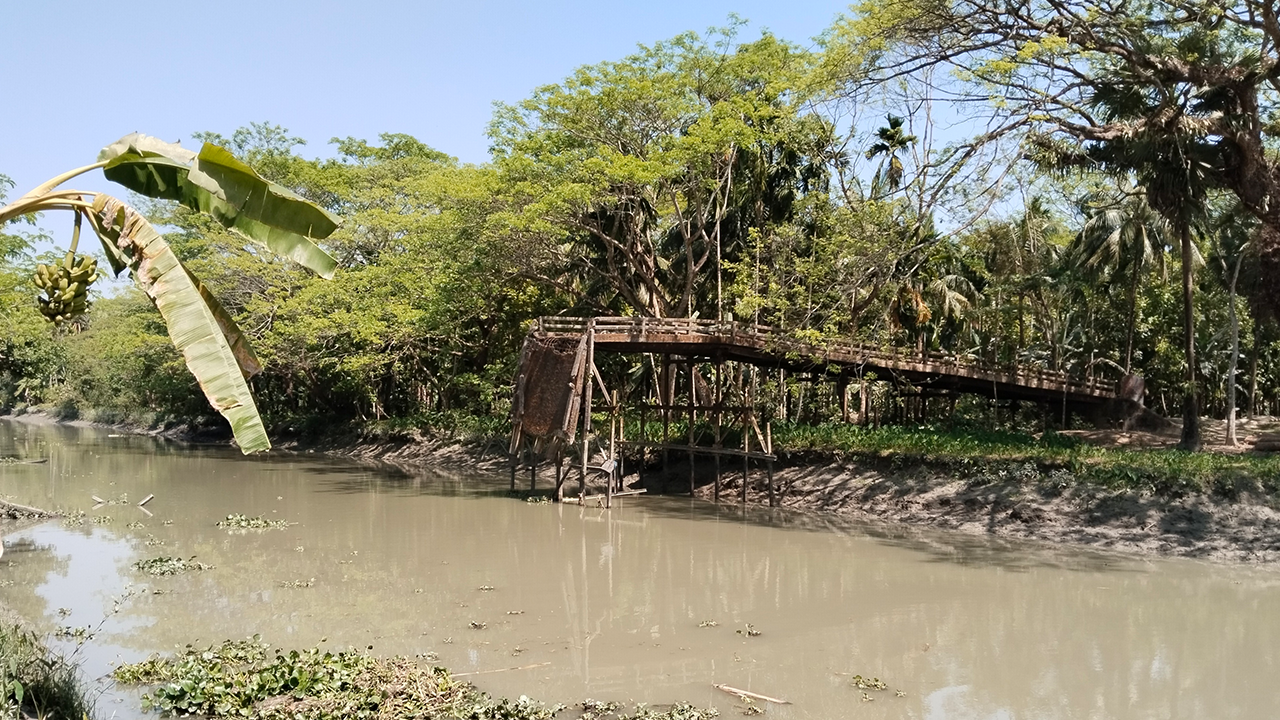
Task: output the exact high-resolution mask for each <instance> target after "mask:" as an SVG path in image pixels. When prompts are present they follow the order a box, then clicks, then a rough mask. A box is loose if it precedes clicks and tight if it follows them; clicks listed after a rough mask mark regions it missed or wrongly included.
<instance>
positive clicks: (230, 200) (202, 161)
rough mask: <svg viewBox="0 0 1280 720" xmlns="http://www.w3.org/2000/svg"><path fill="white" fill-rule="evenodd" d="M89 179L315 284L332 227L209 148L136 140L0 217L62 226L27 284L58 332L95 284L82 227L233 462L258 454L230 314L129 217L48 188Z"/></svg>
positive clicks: (254, 365)
mask: <svg viewBox="0 0 1280 720" xmlns="http://www.w3.org/2000/svg"><path fill="white" fill-rule="evenodd" d="M97 169H102V170H103V174H104V175H106V177H107V178H108V179H110V180H113V181H115V182H118V183H120V184H121V185H124V186H125V187H126V188H128V189H130V190H133V191H134V192H138V193H140V194H142V195H145V196H148V197H152V198H161V199H165V200H172V201H177V202H179V203H182V204H183V205H186V206H187V207H189V208H192V209H195V210H199V211H201V212H205V213H208V214H209V215H211V216H212V217H213V218H214V219H216V220H217V221H218V222H219V223H221V224H222V225H223V226H225V227H227V228H230V229H233V230H234V231H235V232H238V233H241V234H243V235H245V236H247V237H249V238H251V239H253V240H255V241H258V242H261V243H262V244H263V245H265V246H266V247H267V248H268V249H270V250H271V251H272V252H275V253H277V254H280V255H283V256H285V257H288V258H290V259H292V260H294V261H296V262H298V263H299V264H302V265H304V266H306V267H308V268H310V269H312V270H313V271H315V272H317V273H319V274H320V275H322V276H325V277H332V275H333V272H334V269H335V264H334V261H333V258H331V257H330V256H329V255H328V254H327V253H325V252H324V251H323V250H321V249H320V247H319V246H318V245H316V244H315V241H316V240H319V239H322V238H325V237H327V236H328V235H329V234H330V233H331V232H333V231H334V230H335V229H336V228H337V226H338V222H337V219H336V218H335V217H334V216H332V215H330V214H329V213H327V212H325V211H324V210H321V209H320V208H319V207H316V206H315V205H313V204H311V203H309V202H307V201H305V200H303V199H302V198H300V197H298V196H297V195H294V194H293V193H292V192H290V191H288V190H287V189H285V188H283V187H281V186H279V185H276V184H274V183H271V182H269V181H267V180H265V179H263V178H262V177H261V176H260V175H258V173H256V172H254V171H253V170H252V169H251V168H250V167H248V166H247V165H245V164H243V163H242V162H240V161H239V160H237V159H236V158H235V157H234V156H233V155H232V154H231V153H229V152H228V151H226V150H225V149H223V148H221V147H219V146H217V145H213V144H212V143H205V144H204V147H202V148H201V150H200V152H198V153H196V152H192V151H190V150H186V149H185V148H182V147H179V146H178V145H175V144H171V143H166V142H162V141H160V140H157V139H155V138H151V137H148V136H145V135H137V134H133V135H128V136H125V137H124V138H121V139H120V140H119V141H117V142H115V143H113V144H111V145H109V146H107V147H106V148H104V149H103V151H102V152H101V153H100V154H99V156H98V161H97V162H96V163H94V164H92V165H88V166H85V167H82V168H77V169H75V170H72V171H70V172H66V173H63V174H62V175H59V176H57V177H55V178H53V179H51V180H49V181H48V182H46V183H44V184H43V185H40V186H39V187H37V188H35V189H34V190H32V191H31V192H29V193H27V194H26V195H23V196H22V197H20V198H18V199H17V200H16V201H14V202H12V203H10V204H9V205H6V206H5V207H3V208H0V224H3V223H5V222H7V221H9V220H12V219H14V218H18V217H22V216H27V215H32V214H34V213H41V212H47V211H53V210H65V211H70V212H71V213H72V214H73V215H74V218H75V232H74V233H73V236H72V240H71V245H70V249H69V251H68V252H67V254H66V258H65V259H64V261H63V263H62V265H60V266H57V267H54V268H48V267H47V266H41V267H40V268H38V270H37V273H36V275H35V282H36V284H37V286H38V287H41V288H42V289H44V290H45V292H46V296H44V297H41V298H40V301H41V307H42V310H43V311H44V313H45V315H46V317H48V318H49V319H50V320H52V321H54V322H55V323H58V324H61V323H63V322H67V321H69V320H71V319H73V318H74V317H76V316H78V315H79V314H81V313H83V312H84V310H85V309H86V308H87V299H86V296H85V291H87V289H88V286H89V285H91V284H92V283H93V282H94V280H95V279H96V277H97V272H96V261H91V260H90V259H89V258H88V257H87V256H77V254H76V253H77V251H78V249H79V248H78V244H79V239H80V228H81V224H82V220H83V221H87V222H88V223H89V225H90V227H91V228H93V230H94V232H95V233H96V234H97V236H98V238H99V239H100V240H101V243H102V249H103V251H104V252H105V254H106V256H107V259H108V261H109V262H110V263H111V266H112V268H113V270H114V271H115V272H116V274H119V273H120V272H123V271H124V270H125V269H126V268H128V269H129V270H130V271H131V274H132V276H133V279H134V282H135V283H136V284H137V285H138V287H139V288H140V289H141V290H142V291H143V292H144V293H145V294H146V295H147V297H148V298H150V299H151V301H152V302H153V303H154V304H155V306H156V308H157V309H158V310H159V311H160V314H161V316H163V318H164V321H165V324H166V325H167V327H168V331H169V336H170V338H171V339H172V340H173V344H174V346H175V347H176V348H177V349H178V351H179V352H181V353H182V355H183V358H184V360H185V362H186V365H187V367H188V369H189V370H190V371H191V373H192V375H194V376H195V378H196V380H197V381H198V382H199V383H200V386H201V387H202V388H203V389H204V392H205V396H206V397H207V398H208V400H209V403H210V404H211V405H212V406H213V407H214V409H215V410H217V411H218V412H219V413H221V414H222V415H223V416H224V417H225V418H226V419H227V420H228V422H230V424H231V430H232V432H233V433H234V435H235V437H236V440H237V442H238V443H239V445H240V449H241V451H243V452H245V453H250V452H255V451H258V450H266V449H268V448H270V447H271V443H270V441H269V440H268V439H267V434H266V430H265V428H264V427H263V423H262V418H261V417H260V416H259V414H258V410H257V407H256V405H255V403H254V399H253V394H252V392H251V390H250V389H249V385H248V379H249V378H250V377H252V376H253V375H254V374H256V373H257V372H258V371H259V370H261V366H260V364H259V363H258V360H257V358H256V357H255V356H254V355H253V351H252V350H251V349H250V347H249V345H248V341H247V339H246V338H245V335H244V333H243V332H241V330H240V328H239V327H238V326H237V325H236V323H235V321H234V320H233V319H232V317H231V315H230V314H229V313H227V312H226V310H225V309H223V307H222V305H221V304H220V303H219V302H218V301H217V299H216V298H215V297H214V296H213V294H212V293H211V292H209V290H208V289H207V288H206V287H205V286H204V285H203V283H201V282H200V280H199V279H198V278H197V277H196V276H195V275H194V274H192V273H191V271H190V270H188V269H187V268H186V266H185V265H183V263H182V262H181V261H180V260H179V259H178V257H177V256H176V255H175V254H174V253H173V250H172V249H171V248H170V247H169V245H168V243H167V242H165V240H164V238H163V237H161V235H160V234H159V233H158V232H157V231H156V230H155V228H154V227H153V226H152V225H151V223H150V222H148V221H147V219H146V218H145V217H143V216H142V214H141V213H139V212H138V211H137V210H135V209H133V208H132V207H130V206H128V205H126V204H125V203H123V202H121V201H120V200H118V199H116V198H114V197H111V196H109V195H106V194H104V193H91V192H85V191H80V190H61V189H59V187H60V186H61V185H62V184H63V183H65V182H67V181H68V180H71V179H72V178H75V177H77V176H80V175H82V174H84V173H87V172H90V171H92V170H97Z"/></svg>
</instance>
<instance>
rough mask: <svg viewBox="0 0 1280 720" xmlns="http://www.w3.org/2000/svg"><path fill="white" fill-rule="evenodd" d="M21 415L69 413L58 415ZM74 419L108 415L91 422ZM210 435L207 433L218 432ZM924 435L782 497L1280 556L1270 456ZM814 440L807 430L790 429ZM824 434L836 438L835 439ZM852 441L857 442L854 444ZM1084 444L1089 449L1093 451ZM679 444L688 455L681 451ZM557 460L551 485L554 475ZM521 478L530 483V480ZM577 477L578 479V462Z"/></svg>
mask: <svg viewBox="0 0 1280 720" xmlns="http://www.w3.org/2000/svg"><path fill="white" fill-rule="evenodd" d="M11 419H15V420H18V421H20V422H33V423H37V424H43V423H55V422H63V421H58V420H56V419H54V418H52V417H50V416H48V415H40V414H28V415H22V416H18V417H14V418H11ZM70 424H78V425H89V426H103V424H102V423H95V422H90V421H84V420H78V421H73V422H72V423H70ZM107 426H108V427H111V428H113V429H117V430H121V431H124V432H143V433H145V434H150V435H164V436H165V437H170V438H178V439H185V440H189V439H191V437H192V436H191V435H190V434H189V433H188V434H184V433H183V432H182V431H181V430H180V429H174V428H171V429H169V430H166V431H158V429H157V428H143V427H139V426H137V425H136V424H133V425H131V424H128V423H124V424H111V425H107ZM204 437H208V434H207V433H205V434H204ZM921 437H924V438H925V439H926V440H928V439H929V436H928V435H927V434H922V433H918V432H917V433H915V435H903V434H899V435H893V436H890V437H888V438H887V439H886V438H885V437H875V438H872V439H871V440H867V439H866V438H863V439H861V440H859V443H860V444H858V445H856V446H855V450H853V451H849V450H847V449H846V450H832V449H815V448H814V447H812V446H813V445H819V444H820V443H819V442H816V441H814V440H812V439H811V438H809V439H806V440H804V441H803V442H804V443H807V444H808V445H810V447H809V448H807V449H802V450H780V451H778V460H777V462H776V465H775V481H776V483H777V484H778V487H779V488H781V498H780V505H781V507H782V508H784V509H789V510H793V511H798V512H804V513H820V514H821V513H831V514H835V515H839V516H844V517H852V518H860V519H868V520H877V521H887V522H892V523H902V524H906V525H911V526H920V527H931V528H940V529H945V530H949V531H956V532H961V533H966V534H970V535H986V536H995V537H1000V538H1007V539H1032V540H1037V541H1047V542H1052V543H1061V544H1064V545H1074V546H1082V547H1090V548H1097V549H1105V550H1110V551H1118V552H1123V553H1130V554H1138V555H1146V556H1152V555H1154V556H1180V557H1191V558H1200V559H1207V560H1212V561H1218V562H1232V563H1268V562H1273V561H1275V560H1277V559H1280V503H1278V502H1277V498H1278V497H1280V495H1278V493H1277V489H1278V487H1280V474H1278V473H1276V471H1275V468H1274V467H1273V464H1274V463H1273V462H1272V459H1270V458H1250V457H1248V456H1243V455H1239V454H1224V453H1200V454H1196V455H1189V454H1186V453H1178V452H1177V451H1173V450H1168V449H1163V448H1155V449H1153V448H1151V447H1149V445H1150V443H1145V444H1144V446H1141V447H1139V448H1135V449H1125V448H1124V446H1125V445H1128V444H1129V443H1130V442H1133V440H1132V438H1130V437H1128V436H1127V435H1126V436H1125V437H1122V438H1119V439H1118V440H1116V441H1115V442H1113V443H1112V445H1111V446H1110V447H1107V448H1104V449H1098V450H1094V449H1092V448H1093V447H1094V446H1096V445H1099V444H1102V443H1103V442H1104V441H1103V440H1102V439H1100V438H1098V437H1097V436H1096V435H1091V436H1090V437H1088V438H1087V439H1086V442H1087V443H1088V447H1084V444H1083V443H1082V444H1079V445H1068V446H1067V449H1066V450H1063V449H1061V448H1059V447H1056V446H1046V447H1045V448H1039V447H1031V448H1025V447H1019V446H1011V447H1006V446H1004V445H1000V444H999V443H997V442H988V443H987V444H986V445H983V443H982V442H973V443H957V442H949V443H945V442H944V443H937V448H936V449H935V452H932V453H925V452H922V448H921V446H920V445H921ZM788 440H789V441H790V442H793V443H795V444H801V440H797V439H792V438H788ZM506 442H507V439H506V438H505V437H496V436H494V437H483V436H477V437H472V436H455V437H449V436H439V435H430V434H427V433H422V432H413V431H410V432H376V433H375V432H356V431H348V432H343V433H334V434H330V435H327V436H325V437H322V438H311V439H299V438H294V439H285V440H283V441H281V442H278V443H277V447H276V449H275V450H273V452H279V453H300V454H324V455H328V456H334V457H342V458H347V459H352V460H356V461H360V462H369V463H377V464H383V465H390V466H394V467H396V468H397V469H398V470H400V471H402V472H406V473H409V474H415V473H421V472H423V471H427V470H430V469H440V470H460V469H464V470H467V471H481V472H485V473H499V472H506V470H507V468H508V459H507V456H506ZM822 442H826V443H828V444H832V445H834V444H836V443H835V442H834V441H832V440H830V439H827V440H824V441H822ZM847 445H848V444H847V443H846V447H847ZM1082 448H1083V449H1082ZM675 455H679V454H678V453H677V454H675ZM634 460H635V459H634V458H632V461H631V462H628V463H626V466H627V467H628V473H629V474H628V476H627V477H626V478H624V483H625V484H626V485H627V487H629V488H636V489H639V488H641V487H643V488H644V489H647V490H648V491H650V492H659V493H662V492H667V493H671V494H684V493H687V492H688V475H689V472H688V465H687V464H686V462H685V461H683V460H682V459H681V458H673V461H672V463H671V465H670V466H669V467H668V468H666V470H665V471H664V470H663V469H662V468H661V466H660V465H658V464H656V463H655V459H654V458H651V459H650V463H649V466H648V467H647V469H646V472H645V474H644V476H643V483H642V482H641V479H640V478H639V477H638V476H637V474H636V473H635V471H634V468H635V466H636V463H635V461H634ZM550 474H551V473H550V472H549V471H546V470H544V472H543V475H542V478H541V483H542V485H541V487H543V488H547V487H549V486H550V484H551V482H552V481H551V477H550ZM695 475H696V477H697V478H698V488H697V495H698V496H699V497H702V498H704V499H708V500H710V499H711V497H712V495H713V485H712V482H711V477H712V476H713V471H712V467H711V464H710V463H709V462H706V463H702V462H699V465H698V467H697V468H696V472H695ZM722 477H723V480H722V484H721V502H723V503H728V504H735V503H738V502H740V496H741V471H740V470H735V471H734V472H729V471H728V467H726V468H725V472H724V474H723V476H722ZM763 478H764V472H763V468H756V469H755V470H753V474H752V479H751V483H750V485H749V487H748V492H747V503H748V504H751V505H762V504H766V503H767V495H766V492H765V489H764V487H763V482H764V480H763ZM524 481H525V478H524V477H522V482H521V486H522V487H524ZM570 487H571V488H573V487H576V474H574V475H572V476H571V480H570Z"/></svg>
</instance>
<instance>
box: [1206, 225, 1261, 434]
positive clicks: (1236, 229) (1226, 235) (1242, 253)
mask: <svg viewBox="0 0 1280 720" xmlns="http://www.w3.org/2000/svg"><path fill="white" fill-rule="evenodd" d="M1243 214H1244V213H1243V212H1242V211H1241V210H1240V209H1239V208H1238V207H1236V208H1233V209H1232V210H1231V211H1228V212H1225V213H1222V214H1221V215H1220V216H1219V217H1218V218H1216V222H1214V223H1213V230H1214V233H1213V236H1214V245H1215V248H1214V249H1215V254H1216V256H1217V257H1216V259H1217V261H1218V264H1219V269H1220V271H1221V273H1222V279H1223V285H1225V286H1226V289H1227V318H1228V322H1229V323H1230V326H1231V350H1230V359H1229V360H1228V363H1227V378H1226V385H1227V408H1226V416H1227V438H1226V439H1227V444H1228V445H1230V446H1232V447H1235V446H1236V445H1238V444H1239V439H1238V438H1237V428H1236V425H1237V423H1236V388H1237V387H1238V385H1239V382H1238V377H1237V376H1238V375H1239V366H1240V316H1239V312H1238V310H1237V299H1236V288H1237V287H1238V285H1239V283H1240V266H1241V265H1242V264H1244V260H1245V257H1247V256H1248V254H1249V251H1250V244H1251V238H1250V235H1251V234H1253V232H1254V231H1255V230H1256V228H1254V227H1253V226H1254V225H1255V223H1251V222H1249V220H1248V218H1246V217H1242V215H1243ZM1255 342H1256V339H1255Z"/></svg>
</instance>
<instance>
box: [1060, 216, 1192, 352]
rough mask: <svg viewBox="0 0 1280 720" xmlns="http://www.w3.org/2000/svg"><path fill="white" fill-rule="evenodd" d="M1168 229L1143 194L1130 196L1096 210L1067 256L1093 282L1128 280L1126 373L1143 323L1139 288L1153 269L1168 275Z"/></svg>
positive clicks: (1075, 239)
mask: <svg viewBox="0 0 1280 720" xmlns="http://www.w3.org/2000/svg"><path fill="white" fill-rule="evenodd" d="M1170 234H1171V233H1170V229H1169V223H1168V221H1166V220H1165V219H1164V218H1163V217H1162V216H1161V215H1160V214H1159V213H1157V212H1156V211H1155V210H1154V209H1153V208H1152V207H1151V204H1150V203H1148V202H1147V199H1146V196H1145V195H1144V194H1143V193H1142V192H1141V191H1128V192H1125V194H1124V197H1123V198H1122V199H1121V200H1120V202H1118V203H1115V204H1108V205H1104V206H1102V207H1098V208H1096V209H1095V210H1094V211H1093V212H1092V213H1091V214H1090V216H1089V219H1088V220H1087V221H1086V222H1085V224H1084V227H1083V228H1082V229H1081V231H1080V233H1079V234H1077V235H1076V236H1075V238H1074V239H1073V241H1072V244H1071V245H1070V246H1069V248H1068V250H1067V260H1068V262H1070V263H1071V264H1073V265H1074V266H1076V267H1077V268H1078V269H1080V270H1082V271H1083V272H1085V273H1087V274H1088V275H1090V276H1093V277H1109V278H1121V277H1124V276H1126V275H1127V276H1128V277H1127V286H1128V293H1127V298H1126V300H1127V304H1128V322H1127V323H1126V331H1125V345H1124V372H1125V374H1126V375H1127V374H1129V373H1130V372H1131V371H1132V368H1133V333H1134V328H1135V326H1136V324H1137V321H1138V288H1139V286H1140V285H1141V283H1142V277H1143V275H1144V274H1145V273H1146V272H1148V271H1149V270H1150V269H1151V268H1152V267H1154V268H1155V269H1157V270H1159V271H1160V272H1161V274H1162V275H1163V274H1164V271H1165V249H1166V247H1167V246H1168V245H1169V244H1170V243H1171V239H1170V238H1169V235H1170Z"/></svg>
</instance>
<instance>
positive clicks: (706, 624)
mask: <svg viewBox="0 0 1280 720" xmlns="http://www.w3.org/2000/svg"><path fill="white" fill-rule="evenodd" d="M698 627H700V628H704V627H720V623H718V622H716V621H715V620H703V621H702V622H700V623H698ZM738 632H742V631H741V630H739V631H738Z"/></svg>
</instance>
